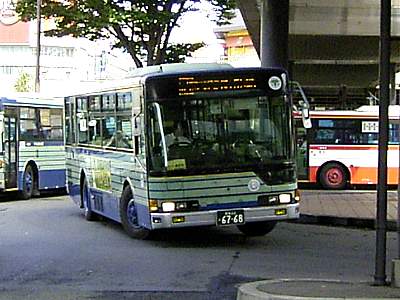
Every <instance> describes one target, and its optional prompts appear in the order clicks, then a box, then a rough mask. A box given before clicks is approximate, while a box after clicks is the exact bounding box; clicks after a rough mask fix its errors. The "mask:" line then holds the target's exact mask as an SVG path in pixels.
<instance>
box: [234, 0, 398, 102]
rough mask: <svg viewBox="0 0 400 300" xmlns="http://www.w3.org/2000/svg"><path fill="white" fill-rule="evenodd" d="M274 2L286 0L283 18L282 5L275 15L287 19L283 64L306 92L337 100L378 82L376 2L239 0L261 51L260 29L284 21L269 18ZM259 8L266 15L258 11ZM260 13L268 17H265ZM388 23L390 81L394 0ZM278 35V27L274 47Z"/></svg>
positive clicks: (395, 28)
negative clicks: (287, 4) (286, 5)
mask: <svg viewBox="0 0 400 300" xmlns="http://www.w3.org/2000/svg"><path fill="white" fill-rule="evenodd" d="M262 1H263V3H261V2H262ZM274 1H275V2H276V1H282V3H284V2H285V1H289V13H288V15H287V16H285V12H284V11H283V12H281V11H279V9H280V8H278V10H275V12H273V13H274V14H275V17H276V16H282V18H283V19H285V18H287V19H288V21H289V22H288V24H289V25H288V26H289V27H288V33H289V35H288V39H287V40H288V49H287V58H288V64H287V68H288V69H289V72H290V73H291V77H292V79H293V80H296V81H298V82H300V83H301V85H302V86H303V87H305V88H306V90H308V94H310V93H311V94H317V95H319V94H321V93H322V94H324V93H328V94H332V93H333V94H335V93H336V94H337V95H338V97H339V98H340V97H343V95H344V96H346V94H348V93H350V92H352V91H357V92H356V93H361V94H362V93H363V91H365V90H366V89H368V88H371V87H375V86H376V85H377V83H378V76H379V74H378V64H379V33H380V26H379V24H380V1H377V0H260V1H258V0H238V1H237V2H238V6H239V8H240V11H241V13H242V15H243V19H244V21H245V23H246V26H247V29H248V31H249V33H250V35H251V37H252V40H253V44H254V45H255V47H256V49H257V51H258V53H259V54H260V27H261V28H262V27H263V26H264V30H266V31H268V30H269V29H268V28H267V29H265V28H266V27H268V26H270V25H271V22H275V23H276V22H277V23H278V24H279V22H282V23H281V24H283V21H280V20H279V19H278V20H272V21H271V20H270V19H273V18H274V15H271V11H270V10H271V9H270V7H268V6H269V5H270V4H268V3H269V2H274ZM279 5H280V4H279ZM262 11H263V12H264V14H262V13H260V12H262ZM262 15H264V16H266V17H265V19H267V20H265V21H263V20H262ZM263 22H264V24H263ZM273 25H276V24H273ZM280 26H281V25H280ZM391 27H392V38H393V40H392V42H391V44H392V47H391V49H392V56H391V63H392V69H393V72H392V82H393V83H394V72H395V70H398V68H397V66H398V65H399V63H400V0H392V24H391ZM283 30H284V28H283ZM279 33H280V32H279V30H278V32H277V33H276V32H275V33H273V34H275V37H273V39H275V40H273V41H274V43H275V42H276V43H277V45H278V47H283V46H282V45H284V39H285V37H284V32H283V33H282V39H283V41H281V40H280V38H279ZM267 34H270V33H267ZM276 34H278V35H276ZM264 35H265V33H264ZM269 41H271V40H269ZM261 42H262V39H261ZM271 44H272V43H271ZM266 47H267V48H268V47H270V45H266ZM261 48H262V47H261ZM268 51H270V50H268ZM267 54H268V53H267ZM281 54H282V53H281ZM272 55H274V54H272ZM279 55H280V54H278V56H279ZM283 55H285V53H283ZM278 61H279V57H278ZM396 65H397V66H396ZM339 100H340V99H339Z"/></svg>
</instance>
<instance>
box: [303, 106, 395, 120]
mask: <svg viewBox="0 0 400 300" xmlns="http://www.w3.org/2000/svg"><path fill="white" fill-rule="evenodd" d="M310 116H311V118H329V117H331V118H332V117H333V118H369V119H377V118H378V116H379V106H378V105H364V106H361V107H359V108H357V109H355V110H313V111H310ZM389 118H391V119H399V118H400V105H390V106H389Z"/></svg>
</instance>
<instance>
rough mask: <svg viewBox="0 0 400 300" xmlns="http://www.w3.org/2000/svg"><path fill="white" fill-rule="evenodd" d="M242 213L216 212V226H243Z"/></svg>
mask: <svg viewBox="0 0 400 300" xmlns="http://www.w3.org/2000/svg"><path fill="white" fill-rule="evenodd" d="M243 223H244V213H243V210H228V211H219V212H217V224H218V225H232V224H243Z"/></svg>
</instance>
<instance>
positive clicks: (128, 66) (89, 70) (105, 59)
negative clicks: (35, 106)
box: [0, 0, 134, 93]
mask: <svg viewBox="0 0 400 300" xmlns="http://www.w3.org/2000/svg"><path fill="white" fill-rule="evenodd" d="M51 26H53V24H52V22H51V21H48V20H46V21H45V20H42V31H45V30H48V29H49V28H51ZM36 29H37V22H36V21H30V22H21V21H19V20H18V18H17V16H16V14H15V10H14V7H13V4H12V1H11V0H2V1H0V86H1V90H2V92H3V93H4V92H12V91H15V90H16V84H17V82H18V81H19V80H21V79H22V78H25V79H27V80H28V82H27V85H28V88H29V89H30V91H33V90H34V84H35V74H36V64H37V63H36V61H37V30H36ZM40 48H41V51H40V90H41V91H42V92H46V93H60V92H64V93H69V90H71V91H72V90H73V89H75V88H77V87H78V86H80V85H83V84H85V83H90V82H94V81H99V80H104V79H110V78H118V77H123V76H126V75H127V74H128V73H129V72H130V71H131V70H132V68H134V64H133V61H132V60H131V58H130V57H128V56H127V55H124V54H122V53H121V52H120V51H112V50H111V49H110V47H109V44H108V43H107V42H92V41H89V40H87V39H82V38H81V39H77V38H72V37H62V38H54V37H45V36H44V35H43V33H42V35H41V47H40Z"/></svg>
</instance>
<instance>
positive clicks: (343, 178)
mask: <svg viewBox="0 0 400 300" xmlns="http://www.w3.org/2000/svg"><path fill="white" fill-rule="evenodd" d="M347 180H348V178H347V173H346V171H345V169H344V168H343V167H342V166H341V165H339V164H335V163H330V164H327V165H325V166H323V168H322V169H321V172H320V174H319V181H320V183H321V185H322V186H323V187H324V188H326V189H331V190H340V189H344V188H345V187H346V184H347Z"/></svg>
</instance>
